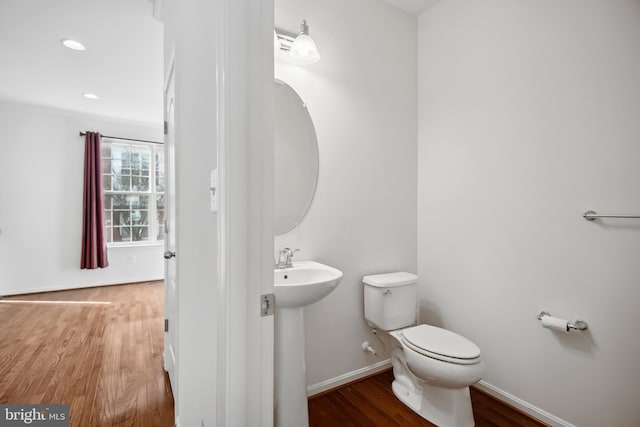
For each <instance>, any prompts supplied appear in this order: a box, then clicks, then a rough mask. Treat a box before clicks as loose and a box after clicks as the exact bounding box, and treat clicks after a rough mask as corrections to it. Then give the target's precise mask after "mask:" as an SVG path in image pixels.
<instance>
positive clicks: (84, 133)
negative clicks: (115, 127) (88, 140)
mask: <svg viewBox="0 0 640 427" xmlns="http://www.w3.org/2000/svg"><path fill="white" fill-rule="evenodd" d="M86 134H87V133H86V132H80V136H85V135H86ZM102 137H103V138H109V139H120V140H123V141H137V142H148V143H150V144H164V142H158V141H148V140H146V139H134V138H121V137H119V136H109V135H102Z"/></svg>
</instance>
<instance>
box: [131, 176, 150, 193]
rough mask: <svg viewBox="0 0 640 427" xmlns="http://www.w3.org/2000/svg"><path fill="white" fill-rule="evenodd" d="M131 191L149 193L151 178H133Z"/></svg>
mask: <svg viewBox="0 0 640 427" xmlns="http://www.w3.org/2000/svg"><path fill="white" fill-rule="evenodd" d="M131 191H149V178H142V177H139V176H133V177H131Z"/></svg>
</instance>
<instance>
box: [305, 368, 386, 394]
mask: <svg viewBox="0 0 640 427" xmlns="http://www.w3.org/2000/svg"><path fill="white" fill-rule="evenodd" d="M390 367H391V360H390V359H386V360H383V361H381V362H378V363H375V364H373V365H369V366H365V367H364V368H360V369H356V370H355V371H351V372H347V373H346V374H342V375H340V376H338V377H335V378H331V379H328V380H326V381H322V382H319V383H317V384H312V385H310V386H308V387H307V396H309V397H311V396H314V395H316V394H319V393H323V392H325V391H327V390H331V389H333V388H336V387H340V386H341V385H345V384H348V383H350V382H352V381H355V380H359V379H360V378H364V377H366V376H369V375H372V374H375V373H378V372H381V371H384V370H385V369H388V368H390Z"/></svg>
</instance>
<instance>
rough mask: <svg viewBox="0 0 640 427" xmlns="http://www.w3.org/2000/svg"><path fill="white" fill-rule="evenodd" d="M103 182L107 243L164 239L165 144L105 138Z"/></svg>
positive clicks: (133, 242) (120, 243)
mask: <svg viewBox="0 0 640 427" xmlns="http://www.w3.org/2000/svg"><path fill="white" fill-rule="evenodd" d="M102 185H103V188H104V217H105V228H106V235H107V239H106V240H107V243H108V244H109V245H110V246H116V245H122V244H141V243H154V242H159V241H162V240H163V233H162V224H164V151H163V146H162V145H158V144H147V143H142V142H135V143H125V142H119V140H115V139H108V138H103V139H102Z"/></svg>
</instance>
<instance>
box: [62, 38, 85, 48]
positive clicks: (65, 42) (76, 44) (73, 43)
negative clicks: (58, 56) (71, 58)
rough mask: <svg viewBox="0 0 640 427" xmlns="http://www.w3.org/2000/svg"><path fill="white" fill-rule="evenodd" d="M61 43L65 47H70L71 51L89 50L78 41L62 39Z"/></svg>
mask: <svg viewBox="0 0 640 427" xmlns="http://www.w3.org/2000/svg"><path fill="white" fill-rule="evenodd" d="M60 43H62V44H63V45H64V46H65V47H68V48H69V49H73V50H87V48H86V47H85V45H83V44H82V43H80V42H79V41H77V40H71V39H62V40H60Z"/></svg>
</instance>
